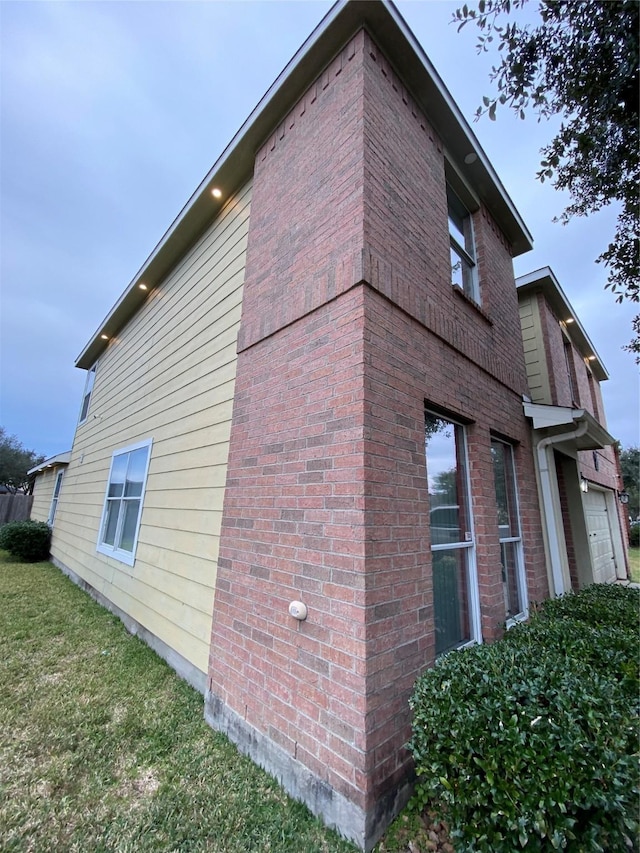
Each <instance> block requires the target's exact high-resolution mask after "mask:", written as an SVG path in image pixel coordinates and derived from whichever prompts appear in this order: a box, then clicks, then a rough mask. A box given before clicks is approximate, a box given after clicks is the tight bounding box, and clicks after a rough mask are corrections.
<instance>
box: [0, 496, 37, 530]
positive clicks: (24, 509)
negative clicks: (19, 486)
mask: <svg viewBox="0 0 640 853" xmlns="http://www.w3.org/2000/svg"><path fill="white" fill-rule="evenodd" d="M32 503H33V495H0V525H3V524H7V522H9V521H27V519H28V518H29V516H30V515H31V504H32Z"/></svg>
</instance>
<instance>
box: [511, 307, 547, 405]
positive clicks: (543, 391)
mask: <svg viewBox="0 0 640 853" xmlns="http://www.w3.org/2000/svg"><path fill="white" fill-rule="evenodd" d="M519 308H520V326H521V328H522V343H523V344H524V360H525V365H526V369H527V380H528V382H529V394H530V395H531V399H532V400H533V402H534V403H546V404H547V405H551V388H550V387H549V372H548V370H547V360H546V357H545V352H544V342H543V339H542V324H541V322H540V312H539V310H538V303H537V299H536V297H535V296H529V297H525V298H521V299H520V305H519Z"/></svg>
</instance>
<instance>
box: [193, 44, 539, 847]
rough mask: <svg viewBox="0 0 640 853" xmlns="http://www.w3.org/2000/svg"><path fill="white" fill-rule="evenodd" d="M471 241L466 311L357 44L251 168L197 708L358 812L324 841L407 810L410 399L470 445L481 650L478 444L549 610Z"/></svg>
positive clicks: (413, 453)
mask: <svg viewBox="0 0 640 853" xmlns="http://www.w3.org/2000/svg"><path fill="white" fill-rule="evenodd" d="M475 229H476V240H477V244H478V259H479V267H480V276H481V292H482V307H478V306H476V305H474V304H473V303H472V302H470V301H469V300H468V299H467V298H466V297H465V296H464V295H462V294H461V293H460V292H457V291H456V290H455V289H454V288H453V287H452V286H451V283H450V261H449V237H448V230H447V203H446V185H445V162H444V155H443V146H442V142H441V140H439V139H438V138H437V136H436V134H435V133H434V132H433V130H432V129H431V128H430V126H429V124H428V122H427V120H426V118H425V117H424V116H423V115H422V114H421V112H420V111H419V110H418V108H417V106H416V104H415V103H414V102H413V101H412V99H411V97H410V96H409V94H408V93H407V92H406V90H405V89H404V87H403V86H402V84H401V82H400V81H399V80H398V79H397V78H396V77H395V75H394V73H393V71H392V69H391V68H390V67H389V65H388V63H387V62H386V60H385V59H384V57H383V56H382V55H381V54H380V52H379V51H378V50H377V48H376V47H375V46H374V45H373V43H372V42H371V40H370V39H369V37H368V36H367V35H366V34H365V33H364V32H360V33H358V34H357V35H356V36H355V37H354V38H353V40H352V41H351V43H350V44H349V45H347V47H346V48H345V49H344V50H343V51H342V52H341V54H340V55H339V56H338V57H336V59H335V60H334V62H333V63H332V65H331V66H330V67H329V68H328V69H327V71H325V72H324V73H323V75H322V76H321V77H320V78H319V80H318V81H317V84H316V85H314V86H313V87H312V88H311V90H310V91H309V92H308V93H307V95H305V97H304V98H303V99H302V100H301V102H300V104H299V105H298V106H297V107H296V108H295V109H294V110H293V111H292V112H291V114H290V115H289V116H288V117H287V119H286V120H285V121H284V122H283V123H282V125H281V127H280V128H279V130H278V132H277V133H276V134H275V135H274V136H273V137H272V138H271V139H270V140H268V141H267V143H266V144H265V146H264V147H263V148H262V150H261V151H259V152H258V155H257V157H256V165H255V175H254V183H253V199H252V210H251V221H250V231H249V246H248V258H247V274H246V280H245V285H244V302H243V314H242V327H241V330H240V336H239V358H238V365H237V376H236V390H235V399H234V413H233V423H232V430H231V446H230V455H229V467H228V479H227V488H226V497H225V507H224V515H223V522H222V533H221V544H220V556H219V561H218V575H217V587H216V598H215V607H214V617H213V629H212V643H211V656H210V667H209V690H210V698H209V699H208V702H209V707H210V708H213V709H217V710H215V714H218V715H222V716H224V713H225V712H224V711H220V708H226V709H230V711H231V712H232V713H233V715H234V720H236V721H241V722H237V724H236V723H234V725H236V728H238V727H240V728H241V727H246V729H247V731H249V732H251V734H250V735H247V736H246V738H245V739H246V740H247V742H249V741H251V743H250V744H249V745H248V746H247V749H248V751H250V752H251V751H252V750H253V751H252V752H251V754H253V755H254V757H257V758H258V760H259V761H261V763H265V764H266V765H267V766H270V759H269V757H268V755H267V753H269V751H270V746H269V744H275V745H277V748H278V752H277V755H278V759H277V762H280V763H279V766H282V761H283V756H284V757H285V758H286V757H288V758H289V759H290V761H291V763H292V766H293V764H296V766H298V765H302V766H304V768H306V769H307V770H308V771H310V773H311V775H312V777H313V778H314V779H315V780H317V781H318V784H319V785H321V786H324V789H325V793H326V790H329V791H330V792H335V794H337V795H339V796H340V797H342V798H344V801H345V802H348V803H350V804H353V805H354V807H355V809H356V812H357V813H358V814H361V815H362V826H361V828H360V829H358V828H354V826H353V825H348V824H349V820H343V821H341V819H340V818H335V817H334V816H332V813H331V810H330V809H329V812H328V813H329V817H330V822H331V821H333V822H335V823H336V825H338V827H339V828H340V829H341V830H342V831H343V832H346V833H347V834H349V835H351V837H353V838H355V839H356V840H357V841H358V842H359V843H361V844H362V845H363V846H370V844H371V843H372V840H375V838H376V837H377V835H379V833H380V831H382V829H384V825H385V823H386V822H387V821H388V819H389V818H390V817H391V816H392V815H393V812H394V811H395V810H397V808H398V807H399V806H400V805H402V803H401V802H400V801H399V800H398V799H397V797H396V792H397V791H398V790H400V789H401V788H402V786H403V784H404V781H405V780H406V778H407V775H408V772H409V761H408V756H407V753H406V752H405V751H404V749H403V744H404V743H405V742H406V739H407V737H408V735H409V722H410V717H409V708H408V704H407V701H408V698H409V694H410V692H411V689H412V686H413V683H414V681H415V678H416V677H417V675H418V674H419V673H420V672H421V671H423V670H424V668H425V667H426V666H429V665H431V664H432V663H433V661H434V622H433V590H432V579H431V557H430V541H429V503H428V494H427V482H426V469H425V464H426V463H425V447H424V406H425V402H429V403H430V404H432V405H434V406H437V407H439V408H440V409H443V410H446V411H447V412H449V413H450V414H451V416H452V417H458V418H460V419H461V420H462V421H463V422H465V423H467V424H468V427H467V437H468V451H469V462H470V477H471V489H472V496H473V497H472V500H473V512H474V516H475V531H476V559H477V565H478V578H479V586H480V599H481V601H480V605H481V620H482V629H483V636H484V637H485V638H486V639H493V638H494V637H497V636H498V635H499V634H500V631H501V625H502V624H503V622H504V619H505V614H504V599H503V592H502V583H501V571H500V553H499V544H498V530H497V512H496V506H495V493H494V485H493V471H492V463H491V454H490V440H491V433H492V432H494V433H496V434H498V435H499V436H501V437H503V438H507V439H509V440H510V441H512V442H513V443H514V445H515V457H516V466H517V473H518V481H519V490H520V503H521V509H522V522H523V524H522V526H523V546H524V553H525V560H526V566H527V577H528V584H529V596H530V598H531V599H540V598H542V597H545V596H546V595H547V577H546V568H545V563H544V553H543V548H542V534H541V525H540V517H539V512H538V508H537V494H536V485H535V474H534V470H533V457H532V449H531V444H530V436H529V429H528V426H527V423H526V421H525V419H524V416H523V413H522V394H523V393H524V392H525V391H526V374H525V367H524V356H523V352H522V345H521V338H520V325H519V318H518V308H517V299H516V291H515V285H514V280H513V271H512V267H511V258H510V253H509V248H508V246H507V244H506V242H505V239H504V237H503V235H502V234H501V232H500V230H499V228H498V227H497V225H496V224H495V223H494V222H493V221H492V219H491V217H490V216H489V214H488V213H487V212H486V211H484V210H480V211H478V212H477V213H476V214H475ZM294 599H300V600H302V601H303V602H304V603H305V604H306V605H307V607H308V610H309V615H308V618H307V619H306V621H303V622H298V621H296V620H295V619H293V618H292V617H291V616H289V614H288V611H287V608H288V604H289V602H290V601H291V600H294ZM215 714H213V712H212V716H215ZM256 744H258V746H256ZM265 756H266V757H265ZM277 762H276V763H277ZM271 763H273V761H272V762H271ZM282 775H283V777H284V776H286V774H285V773H283V774H282ZM290 788H291V789H293V790H296V791H300V786H298V788H296V787H295V785H291V786H290ZM301 796H302V798H303V799H306V801H307V802H308V803H309V804H310V805H311V807H312V808H314V810H317V811H322V807H321V806H318V805H317V803H318V800H317V796H316V794H315V793H309V791H308V788H307V789H305V790H304V791H303V792H302V793H301ZM332 796H333V794H332V793H329V794H327V796H326V798H325V799H327V801H330V800H331V797H332ZM394 798H395V799H394ZM325 816H326V813H325Z"/></svg>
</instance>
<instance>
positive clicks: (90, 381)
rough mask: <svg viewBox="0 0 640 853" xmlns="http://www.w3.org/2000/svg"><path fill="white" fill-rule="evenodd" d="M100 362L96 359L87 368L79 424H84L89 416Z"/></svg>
mask: <svg viewBox="0 0 640 853" xmlns="http://www.w3.org/2000/svg"><path fill="white" fill-rule="evenodd" d="M97 369H98V362H97V361H96V363H95V364H93V365H92V366H91V367H90V368H89V370H87V378H86V380H85V383H84V393H83V395H82V405H81V406H80V417H79V418H78V426H80V424H83V423H84V422H85V421H86V420H87V418H88V417H89V407H90V406H91V395H92V394H93V385H94V383H95V381H96V370H97Z"/></svg>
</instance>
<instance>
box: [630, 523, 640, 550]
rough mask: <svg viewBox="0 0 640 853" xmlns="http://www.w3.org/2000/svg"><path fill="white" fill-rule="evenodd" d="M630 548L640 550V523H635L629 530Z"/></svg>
mask: <svg viewBox="0 0 640 853" xmlns="http://www.w3.org/2000/svg"><path fill="white" fill-rule="evenodd" d="M629 546H630V547H631V548H640V523H638V522H635V523H634V524H632V525H631V527H630V528H629Z"/></svg>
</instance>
